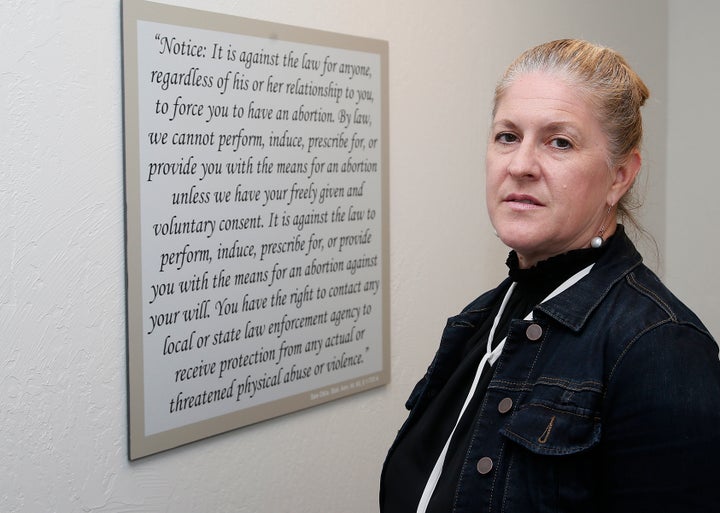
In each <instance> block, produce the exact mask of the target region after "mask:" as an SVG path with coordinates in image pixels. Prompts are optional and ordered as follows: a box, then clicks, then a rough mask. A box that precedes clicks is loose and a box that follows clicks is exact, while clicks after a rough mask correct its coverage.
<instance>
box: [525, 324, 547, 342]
mask: <svg viewBox="0 0 720 513" xmlns="http://www.w3.org/2000/svg"><path fill="white" fill-rule="evenodd" d="M542 333H543V330H542V327H541V326H540V325H539V324H531V325H530V326H528V327H527V329H526V330H525V336H526V337H527V338H528V340H532V341H533V342H535V341H536V340H539V339H540V337H542Z"/></svg>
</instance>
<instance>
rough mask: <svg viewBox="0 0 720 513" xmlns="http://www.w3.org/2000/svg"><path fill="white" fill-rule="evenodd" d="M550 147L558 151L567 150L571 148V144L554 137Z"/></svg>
mask: <svg viewBox="0 0 720 513" xmlns="http://www.w3.org/2000/svg"><path fill="white" fill-rule="evenodd" d="M550 145H551V146H553V147H555V148H558V149H560V150H568V149H570V148H572V147H573V145H572V143H571V142H570V141H568V140H567V139H564V138H562V137H556V138H555V139H553V140H552V141H550Z"/></svg>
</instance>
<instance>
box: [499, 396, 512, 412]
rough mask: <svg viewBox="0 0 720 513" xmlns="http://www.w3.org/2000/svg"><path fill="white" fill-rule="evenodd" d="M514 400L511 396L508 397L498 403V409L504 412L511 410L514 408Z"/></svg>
mask: <svg viewBox="0 0 720 513" xmlns="http://www.w3.org/2000/svg"><path fill="white" fill-rule="evenodd" d="M512 406H513V401H512V399H510V398H509V397H506V398H505V399H503V400H502V401H500V402H499V403H498V411H499V412H500V413H502V414H505V413H507V412H509V411H510V410H511V409H512Z"/></svg>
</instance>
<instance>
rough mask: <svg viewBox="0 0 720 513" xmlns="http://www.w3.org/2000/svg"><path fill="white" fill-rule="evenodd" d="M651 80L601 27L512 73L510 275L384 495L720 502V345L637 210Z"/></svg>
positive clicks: (416, 409) (488, 507)
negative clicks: (645, 257) (645, 242)
mask: <svg viewBox="0 0 720 513" xmlns="http://www.w3.org/2000/svg"><path fill="white" fill-rule="evenodd" d="M648 95H649V93H648V90H647V87H646V86H645V84H644V83H643V82H642V80H641V79H640V78H639V77H638V76H637V75H636V74H635V72H634V71H633V70H632V69H630V67H629V66H628V65H627V63H626V62H625V60H624V59H623V58H622V57H621V56H620V55H618V54H617V53H615V52H614V51H612V50H610V49H607V48H602V47H598V46H595V45H592V44H590V43H587V42H585V41H578V40H561V41H553V42H550V43H546V44H543V45H540V46H538V47H536V48H533V49H530V50H528V51H526V52H525V53H523V54H522V55H521V56H520V57H518V59H517V60H516V61H515V62H514V63H513V64H512V65H511V66H510V68H509V69H508V70H507V71H506V73H505V75H504V76H503V79H502V80H501V82H500V84H499V85H498V87H497V89H496V92H495V102H494V109H493V122H492V128H491V136H490V140H489V142H488V148H487V160H486V172H487V191H486V198H487V206H488V212H489V214H490V219H491V221H492V224H493V226H494V228H495V230H496V232H497V235H498V237H500V239H501V240H502V241H503V242H504V243H505V244H506V245H507V246H509V247H510V248H512V251H511V253H510V256H509V257H508V262H507V263H508V266H509V268H510V272H509V277H508V279H507V280H505V281H504V282H503V283H501V284H500V286H499V287H498V288H496V289H494V290H491V291H489V292H487V293H486V294H484V295H482V296H480V297H479V298H478V299H476V300H475V301H474V302H472V303H471V304H470V305H469V306H467V307H466V308H465V310H463V312H462V313H460V314H459V315H458V316H456V317H453V318H451V319H449V321H448V324H447V326H446V328H445V331H444V332H443V335H442V339H441V343H440V347H439V349H438V352H437V354H436V356H435V359H434V360H433V362H432V364H431V365H430V367H429V368H428V371H427V373H426V375H425V377H424V378H423V379H422V380H421V381H420V382H419V383H418V384H417V386H416V387H415V389H414V390H413V392H412V394H411V396H410V398H409V399H408V402H407V405H406V406H407V407H408V409H409V410H410V414H409V416H408V419H407V421H406V422H405V424H404V425H403V426H402V428H401V430H400V432H399V433H398V436H397V439H396V440H395V443H394V444H393V446H392V447H391V448H390V451H389V453H388V457H387V460H386V462H385V466H384V469H383V475H382V478H381V492H380V507H381V511H382V512H384V513H415V512H422V513H426V512H427V513H439V512H442V513H447V512H451V511H452V512H470V511H472V512H481V511H482V512H493V511H496V512H509V513H526V512H527V513H530V512H533V513H534V512H555V511H562V512H582V513H589V512H596V511H597V512H611V513H618V512H633V513H637V512H643V511H648V512H650V511H652V512H653V513H657V512H666V511H667V512H683V513H687V512H711V511H720V481H718V480H719V479H720V363H719V362H718V347H717V345H716V343H715V341H714V340H713V339H712V337H711V335H710V334H709V333H708V331H707V329H706V328H705V327H704V326H703V325H702V323H701V322H700V320H699V319H698V318H697V317H696V316H695V315H694V314H693V313H692V312H691V311H690V310H689V309H688V308H687V307H686V306H684V305H683V304H682V303H681V302H680V301H679V300H678V299H677V298H675V297H674V296H673V295H672V294H671V293H670V292H669V291H668V290H667V289H666V288H665V287H664V286H663V285H662V284H661V283H660V281H659V280H658V278H657V277H656V276H655V275H654V274H653V273H652V272H651V271H650V270H649V269H648V268H647V267H645V266H644V265H643V264H642V259H641V256H640V255H639V254H638V252H637V251H636V249H635V247H634V246H633V244H632V243H631V242H630V240H629V239H628V237H627V236H626V234H625V231H624V228H623V226H622V225H621V224H618V220H619V219H620V218H627V217H628V211H627V208H628V207H627V202H628V201H629V199H628V198H629V192H628V191H630V189H631V187H632V185H633V183H634V181H635V178H636V176H637V174H638V171H639V169H640V165H641V157H640V150H639V148H640V143H641V138H642V120H641V115H640V107H641V106H642V105H643V103H644V102H645V100H646V99H647V98H648Z"/></svg>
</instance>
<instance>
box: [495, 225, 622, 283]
mask: <svg viewBox="0 0 720 513" xmlns="http://www.w3.org/2000/svg"><path fill="white" fill-rule="evenodd" d="M611 238H612V237H611ZM609 242H610V240H609V239H608V240H607V241H606V242H605V244H603V245H602V247H600V248H597V249H595V248H583V249H575V250H572V251H568V252H567V253H562V254H560V255H556V256H553V257H550V258H548V259H547V260H543V261H541V262H538V263H537V264H535V265H534V266H533V267H530V268H529V269H520V262H519V260H518V256H517V253H516V252H515V251H514V250H513V251H511V252H510V254H509V255H508V258H507V261H506V262H505V264H506V265H507V266H508V269H509V272H508V276H510V278H511V279H512V280H513V281H515V282H517V283H518V285H519V286H521V285H522V286H523V288H524V286H527V287H532V288H542V289H545V288H547V287H552V288H554V287H555V286H557V285H559V284H560V283H562V282H563V281H565V280H566V279H568V278H569V277H570V276H572V275H573V274H575V273H576V272H578V271H580V270H581V269H584V268H585V267H587V266H588V265H590V264H592V263H595V262H596V261H597V260H598V258H600V255H602V254H603V253H604V252H605V249H606V248H607V246H608V243H609Z"/></svg>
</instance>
